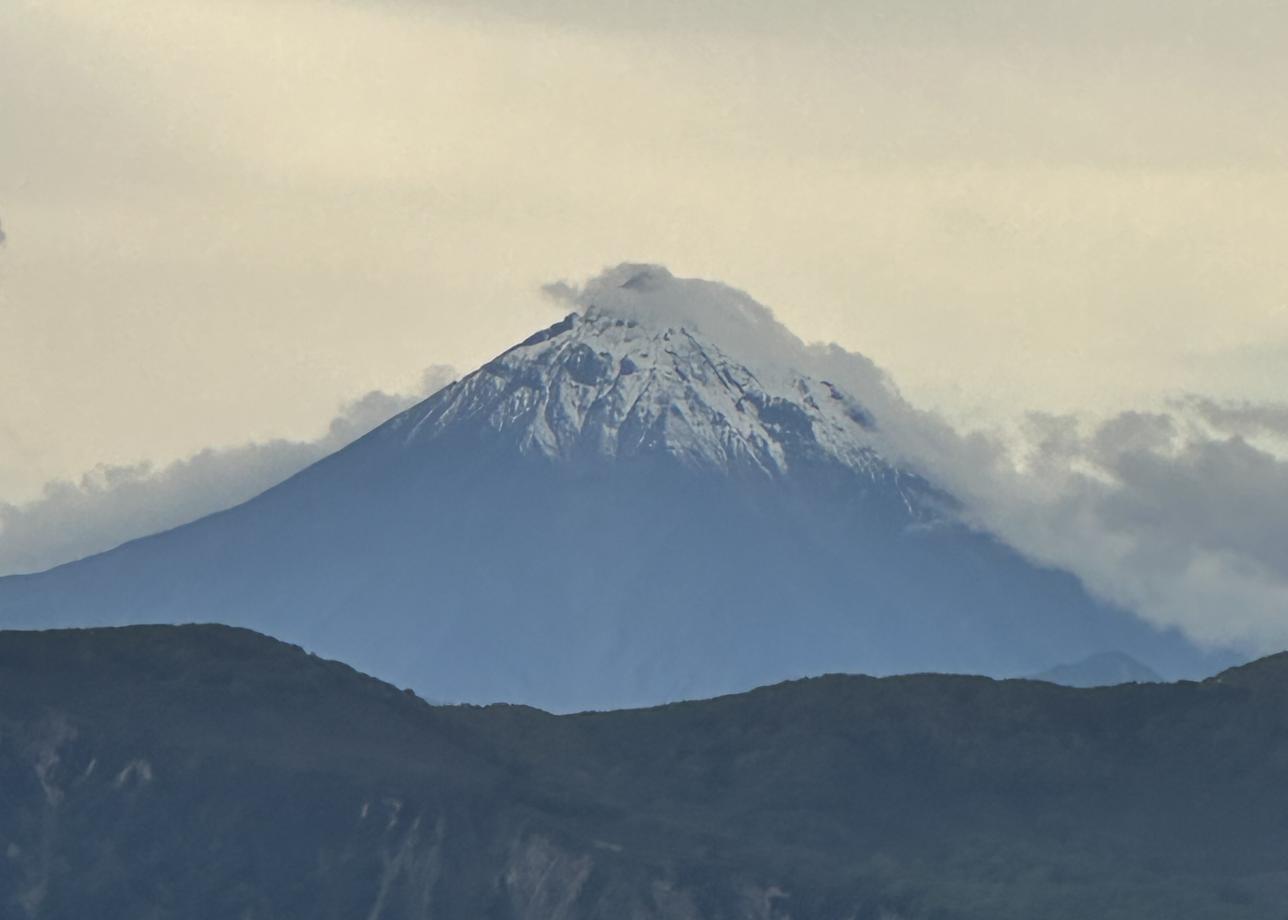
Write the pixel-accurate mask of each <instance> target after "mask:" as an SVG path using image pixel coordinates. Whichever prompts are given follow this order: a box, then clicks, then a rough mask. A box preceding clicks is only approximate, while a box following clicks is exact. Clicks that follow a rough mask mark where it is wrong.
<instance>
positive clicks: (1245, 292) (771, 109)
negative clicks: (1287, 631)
mask: <svg viewBox="0 0 1288 920" xmlns="http://www.w3.org/2000/svg"><path fill="white" fill-rule="evenodd" d="M1286 40H1288V6H1285V5H1284V4H1282V3H1277V2H1276V3H1272V2H1255V0H1235V2H1220V3H1218V2H1186V0H1172V2H1155V0H1085V2H1081V3H1077V4H1073V3H1067V2H1061V3H1055V2H1047V0H1025V2H1009V0H992V2H988V0H982V2H975V3H947V2H930V0H905V2H901V3H876V2H863V0H802V2H794V3H764V2H759V3H757V2H751V0H745V2H733V0H715V2H707V3H696V2H681V0H653V2H650V3H638V2H628V0H603V2H598V3H580V2H574V0H529V2H522V3H521V2H518V0H470V2H468V3H467V2H464V0H438V2H435V0H420V2H413V0H253V2H252V0H217V2H216V0H200V2H198V0H113V2H111V3H102V2H94V0H11V2H7V3H4V4H0V228H2V230H0V233H2V234H3V242H0V527H2V528H3V529H2V530H0V571H14V570H20V569H24V568H31V567H33V566H38V565H43V564H46V563H52V561H60V560H61V558H62V557H70V556H71V555H75V554H76V553H78V552H83V551H85V549H86V547H90V546H99V545H101V544H102V543H104V542H111V540H112V539H113V535H116V536H120V535H122V534H127V533H128V534H132V533H134V532H136V531H139V530H141V529H146V528H148V527H154V526H159V525H160V524H162V523H165V522H166V521H172V519H173V521H172V522H175V523H177V519H179V518H182V517H183V516H185V515H191V514H193V513H197V512H198V511H199V510H201V509H203V508H206V507H208V506H212V505H218V504H220V503H227V502H229V501H232V500H235V499H236V497H237V496H240V495H242V494H244V493H245V494H253V492H254V491H255V490H256V489H258V488H262V487H264V486H266V485H268V484H271V481H272V480H273V478H274V477H278V476H280V475H282V474H283V473H284V472H286V471H289V469H290V468H292V467H293V466H297V465H299V464H302V463H304V462H308V461H309V459H310V458H316V457H317V456H320V455H321V454H322V453H325V452H326V451H327V450H330V449H333V448H334V447H335V446H336V445H337V444H338V443H340V441H341V440H343V437H345V436H348V435H345V434H344V433H345V432H348V433H349V434H351V433H352V432H353V431H354V430H356V429H357V428H361V427H362V426H363V425H366V424H369V423H374V421H375V420H376V417H377V416H379V414H380V413H382V412H385V411H393V410H394V408H396V407H399V406H402V405H406V404H407V403H408V402H409V401H410V400H414V399H416V398H419V397H421V396H423V395H424V394H425V392H426V391H427V388H430V389H432V386H433V385H437V384H438V383H441V382H442V381H443V380H446V379H450V377H451V376H452V375H453V371H451V370H450V368H456V369H457V370H458V372H459V371H468V370H469V369H472V368H473V367H475V366H477V365H478V364H480V363H481V362H483V361H484V360H486V359H487V358H489V357H490V356H492V355H493V354H495V353H498V352H500V351H502V350H504V349H505V348H506V347H508V346H509V345H510V344H513V343H514V342H516V341H518V340H520V339H522V338H524V337H526V336H527V335H528V334H529V333H530V332H532V331H533V330H534V329H536V328H538V327H542V326H545V325H548V324H549V323H550V322H552V321H553V320H554V319H556V318H557V317H558V313H559V310H560V309H562V307H561V306H560V305H559V304H557V303H553V302H552V301H551V299H550V298H549V297H545V296H543V295H542V293H541V290H542V288H543V286H548V285H549V284H551V283H552V282H558V281H561V280H563V281H567V282H569V283H571V284H573V285H576V284H578V283H581V282H584V281H585V279H587V278H590V277H592V276H594V275H595V274H596V273H598V272H599V271H600V270H601V269H602V268H603V267H604V266H607V265H613V264H616V263H619V262H622V261H648V262H657V263H661V264H665V265H667V266H668V267H669V268H670V269H671V270H672V271H673V272H675V273H676V274H677V275H680V276H695V277H705V278H713V279H719V280H721V281H724V282H727V283H729V284H731V285H734V286H735V287H737V288H740V289H742V290H745V291H748V292H750V293H751V294H752V295H753V296H754V297H755V298H756V299H757V300H758V301H760V302H763V303H765V304H768V305H770V306H771V307H772V308H773V310H774V313H775V315H776V316H777V317H778V319H779V320H781V321H782V322H783V323H784V324H785V325H786V326H787V327H789V328H790V329H791V330H792V331H793V332H794V333H795V334H796V335H798V336H800V337H801V338H802V339H804V340H806V341H818V342H835V343H838V344H839V345H841V346H842V347H844V348H845V349H848V350H851V351H854V352H859V353H861V354H863V355H865V356H867V357H868V358H870V359H871V360H872V361H874V362H876V364H877V365H879V366H880V367H881V368H882V369H884V371H885V372H887V373H888V374H889V375H890V378H891V379H892V380H893V381H895V382H896V383H897V386H898V388H899V390H900V392H901V393H902V394H903V398H905V399H906V400H907V402H908V403H909V405H911V406H915V407H916V408H917V409H918V410H919V411H924V412H927V413H932V414H933V415H934V416H935V417H936V418H937V419H940V420H942V421H943V422H944V423H945V425H946V426H947V427H948V428H950V429H951V430H952V431H954V432H956V433H958V434H960V435H961V436H962V437H964V438H965V437H969V435H968V432H970V431H976V430H978V431H987V432H993V434H990V435H988V437H994V436H997V437H1000V435H996V432H997V431H1004V432H1007V433H1008V434H1007V436H1008V437H1012V438H1013V437H1014V436H1015V435H1016V434H1017V433H1019V434H1021V435H1023V436H1024V437H1025V438H1027V440H1026V441H1025V444H1027V445H1028V446H1027V447H1026V448H1024V449H1025V450H1028V451H1029V453H1027V454H1025V455H1024V456H1025V457H1027V458H1028V459H1027V460H1025V461H1017V462H1029V461H1032V460H1033V459H1034V458H1035V457H1037V458H1039V459H1041V458H1043V457H1045V458H1046V459H1045V461H1044V462H1047V463H1055V462H1057V461H1055V460H1053V459H1052V457H1053V456H1054V455H1055V454H1054V453H1053V452H1055V453H1058V456H1059V460H1058V463H1059V464H1060V468H1061V470H1062V471H1063V472H1064V473H1067V474H1068V475H1069V476H1072V477H1075V478H1077V477H1081V476H1083V475H1084V474H1086V472H1087V469H1088V468H1089V467H1092V468H1095V469H1096V473H1095V476H1094V477H1092V479H1093V480H1094V481H1095V482H1102V483H1110V484H1111V485H1112V487H1113V488H1120V487H1124V485H1123V483H1124V477H1126V478H1127V479H1130V477H1131V473H1132V471H1134V470H1135V469H1136V468H1135V467H1133V468H1132V470H1123V469H1118V468H1105V467H1104V466H1103V464H1102V461H1104V462H1106V463H1109V464H1110V467H1112V466H1113V462H1116V461H1112V458H1113V457H1119V454H1121V451H1119V452H1118V453H1115V451H1118V447H1117V446H1112V447H1105V445H1104V444H1103V443H1101V442H1103V441H1104V439H1105V438H1110V437H1111V436H1112V435H1113V434H1114V433H1117V434H1118V435H1120V436H1122V437H1128V436H1129V435H1130V437H1131V438H1137V439H1139V438H1141V437H1144V435H1142V434H1141V430H1144V429H1145V428H1148V427H1149V424H1148V423H1145V422H1141V423H1140V425H1138V426H1137V427H1132V425H1131V424H1130V423H1129V422H1124V421H1122V420H1123V419H1124V418H1134V419H1137V420H1140V419H1168V420H1170V421H1169V422H1168V423H1169V424H1172V425H1173V426H1175V427H1174V428H1173V435H1174V438H1173V440H1172V441H1170V442H1168V444H1169V446H1168V447H1167V451H1169V452H1170V453H1168V454H1167V460H1168V464H1173V465H1168V469H1169V470H1170V471H1171V472H1172V473H1177V469H1178V468H1177V467H1175V466H1174V463H1175V462H1179V461H1178V459H1177V458H1178V457H1180V456H1181V455H1182V454H1184V452H1185V451H1186V450H1189V447H1188V446H1186V445H1203V444H1217V445H1221V444H1228V443H1229V442H1230V439H1231V438H1245V439H1247V438H1250V439H1251V440H1249V441H1246V443H1247V444H1248V446H1249V449H1250V450H1253V451H1256V452H1258V456H1260V452H1263V451H1267V450H1270V449H1271V447H1272V446H1273V444H1272V442H1276V439H1277V438H1279V437H1280V436H1281V435H1282V433H1283V426H1282V424H1280V427H1279V428H1277V429H1276V428H1275V427H1274V425H1273V424H1270V423H1269V422H1267V421H1266V420H1267V419H1268V420H1270V421H1271V422H1274V420H1276V419H1278V420H1280V422H1281V421H1282V418H1283V415H1284V413H1285V412H1288V410H1285V409H1284V408H1283V406H1284V397H1283V395H1282V394H1284V393H1285V392H1288V259H1284V258H1283V253H1284V252H1285V251H1288V94H1285V93H1284V92H1283V91H1282V88H1283V87H1284V86H1288V56H1285V55H1283V54H1282V53H1281V52H1282V48H1283V47H1284V44H1285V41H1286ZM1204 413H1206V415H1205V414H1204ZM1277 413H1278V414H1277ZM1218 417H1219V419H1220V423H1219V425H1217V423H1216V422H1214V421H1213V419H1217V418H1218ZM1160 424H1161V423H1160ZM337 426H338V427H337ZM1196 426H1197V427H1196ZM1214 426H1217V427H1214ZM1222 426H1223V427H1222ZM1240 426H1241V427H1240ZM1234 429H1238V430H1234ZM1105 430H1108V431H1110V433H1111V435H1100V434H1099V432H1102V431H1105ZM337 432H340V434H337ZM1194 432H1199V434H1200V435H1201V436H1196V437H1194V438H1191V437H1190V435H1191V434H1193V433H1194ZM1097 437H1100V439H1101V441H1097V440H1096V439H1097ZM1159 437H1161V435H1160V436H1159ZM990 443H991V442H990ZM1132 443H1136V442H1135V441H1133V442H1132ZM1144 443H1146V444H1147V445H1148V444H1153V445H1154V447H1148V446H1146V447H1145V448H1141V449H1143V450H1145V451H1146V453H1147V454H1148V453H1150V452H1153V453H1156V454H1157V453H1158V452H1157V451H1156V450H1154V448H1155V447H1158V445H1160V444H1162V443H1163V442H1162V441H1161V440H1158V439H1157V438H1156V439H1155V440H1154V441H1152V442H1149V441H1146V442H1144ZM1034 445H1039V446H1034ZM1056 445H1058V448H1057V446H1056ZM1097 445H1099V446H1097ZM998 450H1001V449H1000V448H999V449H998ZM1097 450H1107V451H1108V453H1103V454H1097V455H1096V459H1094V460H1092V459H1089V456H1090V454H1092V453H1094V452H1095V451H1097ZM1158 450H1162V448H1161V447H1158ZM274 451H277V453H273V452H274ZM1043 451H1045V453H1043ZM1158 456H1160V457H1161V456H1163V454H1158ZM1266 456H1267V457H1270V458H1271V460H1270V463H1271V464H1272V465H1271V466H1270V467H1268V468H1267V469H1268V470H1269V471H1270V472H1271V473H1272V474H1277V473H1278V472H1279V468H1278V467H1277V466H1274V465H1273V464H1276V463H1278V460H1277V459H1275V457H1276V456H1277V455H1275V454H1266ZM266 458H268V459H266ZM1119 459H1121V457H1119ZM1191 459H1193V460H1194V462H1195V463H1196V464H1197V463H1199V462H1200V459H1199V458H1197V457H1196V458H1191ZM1227 459H1228V458H1227ZM270 461H271V462H270ZM1165 465H1167V464H1165ZM945 475H952V474H950V473H945ZM1142 475H1143V474H1142ZM1178 475H1179V474H1178ZM1194 475H1195V476H1196V477H1198V478H1199V480H1201V483H1202V485H1203V486H1204V487H1207V486H1208V485H1210V484H1211V483H1212V482H1215V481H1216V478H1217V476H1216V474H1215V473H1211V474H1210V475H1209V474H1204V473H1202V472H1201V471H1200V469H1199V467H1195V472H1194ZM1229 475H1230V476H1231V481H1232V482H1237V481H1238V480H1239V478H1240V476H1239V474H1238V473H1237V472H1233V471H1231V472H1230V473H1229ZM221 477H222V478H221ZM1205 477H1206V478H1205ZM1057 478H1058V477H1057ZM1272 479H1273V476H1272ZM1061 481H1062V482H1065V480H1061ZM1150 481H1151V482H1154V480H1150ZM1256 481H1257V482H1262V480H1260V479H1257V480H1256ZM220 483H222V485H221V484H220ZM1066 485H1067V482H1066ZM1174 486H1175V489H1176V490H1178V491H1179V493H1180V494H1188V493H1186V492H1185V489H1186V488H1187V486H1185V483H1184V481H1183V477H1182V478H1181V479H1177V481H1176V482H1175V483H1174ZM1080 487H1081V488H1084V489H1087V488H1090V486H1087V485H1086V483H1083V484H1082V486H1080ZM1008 488H1014V489H1016V490H1019V489H1020V487H1019V486H1017V485H1015V483H1011V485H1010V486H1008ZM1142 489H1144V487H1142ZM990 494H994V495H995V494H997V490H996V489H994V490H992V492H991V493H990ZM1026 494H1027V493H1026ZM1132 494H1133V495H1135V496H1136V497H1137V498H1139V499H1140V501H1142V502H1144V501H1145V498H1144V496H1145V495H1146V491H1141V490H1138V491H1137V492H1134V493H1132ZM1169 494H1170V493H1169ZM162 495H165V496H169V497H168V498H162V497H161V496H162ZM130 496H134V497H133V498H131V497H130ZM1047 497H1048V498H1050V496H1047ZM1122 499H1123V497H1122V496H1121V495H1119V496H1118V497H1117V498H1116V499H1115V500H1114V501H1113V502H1110V504H1112V505H1114V506H1115V507H1119V506H1122ZM986 500H987V499H985V498H981V501H982V502H984V501H986ZM1104 500H1105V501H1108V499H1104ZM1213 500H1214V501H1216V500H1217V499H1216V498H1214V499H1213ZM1150 501H1161V498H1160V497H1158V496H1155V497H1154V498H1152V499H1150ZM1249 501H1250V502H1251V504H1252V505H1253V506H1254V507H1255V506H1258V504H1259V503H1258V501H1257V497H1256V495H1254V496H1253V497H1252V498H1251V499H1249ZM1041 507H1043V508H1046V509H1047V511H1046V512H1042V513H1046V514H1048V519H1050V515H1049V511H1050V506H1049V503H1047V504H1041ZM1148 507H1153V505H1148V503H1147V505H1142V506H1141V509H1144V510H1140V512H1139V513H1140V515H1141V517H1142V520H1143V519H1145V518H1148V517H1149V513H1148V510H1147V508H1148ZM1265 507H1273V506H1265ZM91 508H97V509H100V511H99V512H93V511H91V510H90V509H91ZM106 508H111V509H115V510H112V511H111V512H110V513H109V512H108V511H105V510H102V509H106ZM1168 508H1169V509H1170V508H1171V506H1168ZM100 512H101V513H100ZM1009 513H1012V514H1015V515H1020V514H1021V512H1019V511H1015V510H1014V509H1013V510H1012V512H1009ZM96 514H97V515H98V516H97V517H96V516H95V515H96ZM1024 514H1028V512H1024ZM1033 514H1037V512H1033ZM1196 515H1197V516H1199V517H1201V514H1199V513H1198V512H1196ZM1165 517H1166V515H1163V514H1161V513H1156V514H1155V521H1154V523H1155V526H1157V525H1158V522H1159V521H1161V520H1163V519H1164V518H1165ZM1099 519H1100V517H1099V516H1097V520H1099ZM95 521H97V522H98V523H94V522H95ZM123 521H124V522H127V523H125V524H123V523H121V522H123ZM995 526H997V527H999V528H1000V527H1001V526H1002V525H1001V524H996V525H995ZM1177 526H1181V525H1179V524H1178V525H1177ZM1231 526H1233V525H1231ZM1266 526H1270V525H1269V524H1267V525H1266ZM82 531H83V532H82ZM41 534H43V535H44V536H36V535H41ZM1265 535H1266V534H1265V533H1264V532H1262V536H1265ZM1015 539H1017V540H1019V539H1021V537H1018V536H1017V537H1016V538H1015ZM1023 539H1025V540H1028V541H1029V542H1030V543H1031V544H1033V545H1034V546H1036V545H1037V544H1038V543H1040V542H1041V539H1042V538H1039V537H1037V536H1034V535H1033V534H1031V533H1030V534H1028V535H1027V536H1025V537H1023ZM1241 539H1244V540H1245V543H1246V542H1247V541H1249V540H1251V539H1252V537H1251V535H1245V538H1241ZM1151 545H1152V544H1151ZM1240 545H1243V544H1240ZM1033 551H1034V552H1035V553H1037V554H1038V555H1041V552H1039V551H1038V550H1036V549H1035V550H1033ZM1160 552H1161V550H1160ZM1121 555H1122V554H1121V553H1120V554H1119V556H1120V557H1121ZM1237 555H1238V554H1236V556H1237ZM1238 558H1242V557H1241V556H1239V557H1238ZM1227 562H1229V560H1227ZM1116 564H1118V565H1120V566H1121V559H1119V562H1118V563H1116ZM1230 564H1231V565H1234V563H1230ZM1105 565H1106V566H1109V567H1110V568H1112V565H1111V564H1110V563H1108V562H1106V563H1105ZM1234 567H1235V568H1238V566H1237V565H1235V566H1234ZM1227 574H1228V573H1227ZM1262 574H1264V573H1262ZM1107 577H1108V576H1107ZM1115 577H1117V576H1113V577H1109V581H1111V582H1112V581H1113V578H1115ZM1213 577H1216V576H1213ZM1224 577H1225V576H1222V578H1224ZM1258 577H1260V576H1258ZM1220 583H1221V584H1222V585H1224V584H1226V582H1225V581H1221V582H1220ZM1115 584H1116V583H1115ZM1239 584H1240V585H1243V584H1244V583H1243V582H1239ZM1112 587H1113V586H1112V585H1111V588H1112ZM1114 590H1116V588H1114ZM1276 596H1277V595H1276Z"/></svg>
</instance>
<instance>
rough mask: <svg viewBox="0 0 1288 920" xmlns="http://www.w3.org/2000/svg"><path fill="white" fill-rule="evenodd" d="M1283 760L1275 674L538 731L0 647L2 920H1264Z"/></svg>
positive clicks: (855, 700)
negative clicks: (90, 919)
mask: <svg viewBox="0 0 1288 920" xmlns="http://www.w3.org/2000/svg"><path fill="white" fill-rule="evenodd" d="M1285 728H1288V664H1285V661H1284V660H1283V658H1282V656H1280V657H1279V658H1275V659H1265V660H1263V661H1259V662H1256V663H1254V664H1253V665H1250V666H1248V667H1245V668H1241V669H1238V670H1235V671H1231V672H1227V673H1225V674H1222V675H1221V676H1220V677H1219V678H1216V679H1213V680H1210V681H1207V682H1204V683H1202V684H1191V683H1183V684H1174V685H1163V684H1159V685H1149V686H1145V685H1138V686H1122V687H1113V688H1105V689H1099V690H1075V689H1071V688H1065V687H1058V686H1055V685H1052V684H1045V683H1040V682H1034V681H1019V680H1016V681H1005V682H995V681H992V680H988V679H984V678H970V677H950V676H913V677H899V678H886V679H880V680H877V679H871V678H857V677H844V676H835V675H834V676H829V677H824V678H818V679H812V680H805V681H797V682H792V683H786V684H781V685H778V686H773V687H767V688H762V689H759V690H756V691H754V692H751V693H746V694H740V695H737V696H730V697H725V698H721V699H716V700H709V701H704V702H697V703H684V704H676V705H671V706H666V707H660V708H656V709H649V710H640V711H630V712H613V713H594V714H584V715H579V716H561V717H555V716H550V715H547V714H545V713H542V712H539V711H536V710H533V709H528V708H526V707H515V706H493V707H488V708H477V707H449V708H441V707H430V706H427V705H426V704H424V703H423V702H421V701H420V700H417V699H415V698H414V697H411V696H409V695H408V694H405V693H401V692H399V691H398V690H396V689H395V688H393V687H390V686H388V685H385V684H382V683H380V682H378V681H374V680H372V679H370V678H367V677H364V676H363V675H361V674H358V673H356V672H354V671H352V670H351V669H349V668H348V667H345V666H343V665H338V664H336V663H333V662H327V661H323V660H320V659H317V658H314V657H311V656H308V655H306V654H304V653H303V652H301V651H300V650H298V649H294V648H290V647H288V646H284V645H282V644H280V643H278V642H275V641H273V640H270V639H267V638H265V637H261V636H256V635H253V634H250V633H247V632H244V631H240V630H233V629H228V628H225V627H208V626H192V627H132V628H128V629H123V630H93V631H72V632H65V631H64V632H46V633H0V788H3V789H4V793H5V794H4V795H3V796H0V854H3V856H2V857H0V905H2V907H0V913H2V914H3V915H4V916H6V917H14V918H17V920H63V918H73V917H75V918H81V917H86V916H120V917H145V916H146V917H153V918H157V920H168V918H179V917H182V918H185V920H190V918H211V920H214V918H225V917H255V918H259V920H278V918H294V917H300V918H303V917H310V918H314V917H323V918H325V917H336V918H340V917H372V918H381V920H412V918H431V917H489V918H495V920H546V918H551V917H560V918H564V920H592V918H593V920H601V918H602V920H609V918H613V920H651V918H656V920H662V918H667V920H674V918H687V920H714V918H730V920H733V918H748V917H750V918H765V920H768V918H780V920H785V918H788V917H791V918H794V920H833V918H836V917H854V918H856V920H878V918H890V917H899V918H902V920H929V918H935V920H985V918H987V920H1009V918H1017V920H1018V918H1030V917H1043V918H1045V920H1082V918H1085V917H1088V916H1095V917H1099V918H1106V920H1151V918H1155V917H1157V918H1168V920H1208V918H1211V920H1216V918H1220V920H1262V918H1279V917H1282V915H1283V908H1282V905H1283V903H1284V899H1285V897H1288V873H1285V872H1284V869H1283V867H1284V866H1285V865H1286V864H1288V841H1286V840H1285V837H1284V834H1283V832H1282V828H1283V826H1284V823H1285V821H1288V804H1285V803H1284V802H1283V801H1282V797H1278V796H1274V795H1270V794H1268V791H1269V790H1273V789H1275V788H1277V786H1278V784H1279V782H1280V780H1281V775H1280V774H1281V773H1282V764H1283V763H1285V762H1288V744H1286V742H1285V739H1286V738H1288V732H1285Z"/></svg>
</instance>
